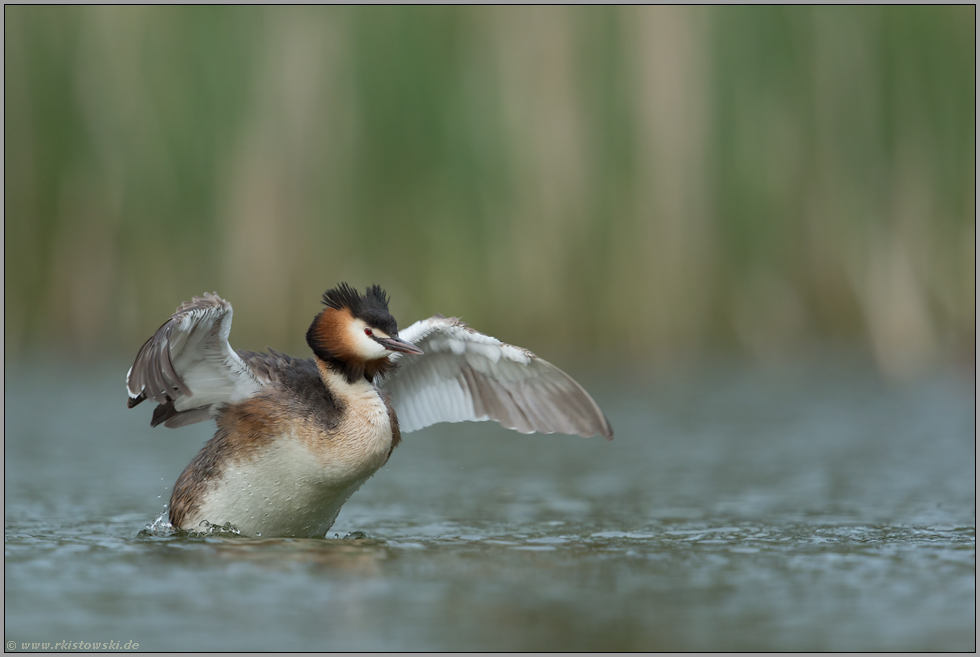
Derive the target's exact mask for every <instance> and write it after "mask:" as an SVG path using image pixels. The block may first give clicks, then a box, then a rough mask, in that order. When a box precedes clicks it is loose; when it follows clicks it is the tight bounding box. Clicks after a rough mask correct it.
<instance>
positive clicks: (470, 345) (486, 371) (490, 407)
mask: <svg viewBox="0 0 980 657" xmlns="http://www.w3.org/2000/svg"><path fill="white" fill-rule="evenodd" d="M398 337H399V338H401V339H402V340H405V341H407V342H411V343H412V344H414V345H416V346H417V347H419V348H420V349H422V351H424V352H425V353H424V354H423V355H421V356H417V355H412V354H393V355H392V356H390V358H391V359H392V360H393V361H397V363H398V367H397V368H396V369H395V371H394V373H393V374H392V375H391V376H390V378H388V379H387V380H386V381H384V382H383V384H382V385H383V387H384V388H386V389H387V390H388V391H389V392H390V393H391V401H392V404H393V405H394V407H395V413H397V415H398V423H399V427H400V428H401V431H402V433H407V432H410V431H415V430H417V429H421V428H423V427H427V426H429V425H432V424H437V423H439V422H463V421H466V420H496V421H497V422H500V424H502V425H503V426H505V427H507V428H508V429H515V430H517V431H520V432H521V433H534V432H536V431H538V432H541V433H556V432H557V433H568V434H576V435H579V436H594V435H602V436H605V437H606V438H608V439H610V440H612V437H613V431H612V427H611V426H609V421H608V420H606V416H605V415H603V413H602V410H601V409H600V408H599V406H598V405H597V404H596V403H595V401H594V400H593V399H592V397H590V396H589V393H587V392H586V391H585V389H584V388H582V386H580V385H579V384H578V383H577V382H576V381H575V380H574V379H572V378H571V377H570V376H568V375H567V374H565V373H564V372H562V371H561V370H560V369H558V368H557V367H555V366H554V365H552V364H551V363H549V362H547V361H545V360H542V359H540V358H538V357H537V356H535V355H534V354H532V353H531V352H530V351H528V350H527V349H522V348H520V347H515V346H513V345H509V344H506V343H504V342H501V341H500V340H497V339H496V338H492V337H490V336H489V335H484V334H482V333H479V332H477V331H475V330H473V329H471V328H470V327H468V326H466V325H465V324H464V323H463V322H461V321H460V320H458V319H456V318H447V317H443V316H442V315H436V316H434V317H430V318H429V319H424V320H422V321H419V322H416V323H414V324H412V325H411V326H409V327H408V328H406V329H404V330H403V331H399V332H398Z"/></svg>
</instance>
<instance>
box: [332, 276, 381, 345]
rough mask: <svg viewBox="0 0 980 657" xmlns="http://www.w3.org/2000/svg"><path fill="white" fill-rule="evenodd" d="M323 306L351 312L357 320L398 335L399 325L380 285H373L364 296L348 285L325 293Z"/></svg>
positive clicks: (342, 285)
mask: <svg viewBox="0 0 980 657" xmlns="http://www.w3.org/2000/svg"><path fill="white" fill-rule="evenodd" d="M323 304H324V305H325V306H327V307H328V308H333V309H334V310H343V309H344V308H346V309H348V310H350V312H351V314H352V315H353V316H354V317H356V318H357V319H363V320H364V321H365V322H367V323H368V324H369V325H370V326H373V327H375V328H379V329H381V330H382V331H384V332H385V333H387V334H388V335H391V336H395V335H398V324H397V323H396V322H395V318H394V317H392V316H391V313H390V312H389V311H388V295H387V294H386V293H385V291H384V290H382V289H381V286H380V285H372V286H371V287H369V288H368V289H367V292H366V293H365V294H364V295H361V294H359V293H358V291H357V290H355V289H354V288H352V287H351V286H350V285H348V284H347V283H341V284H340V285H338V286H337V287H335V288H333V289H332V290H327V291H326V292H324V293H323Z"/></svg>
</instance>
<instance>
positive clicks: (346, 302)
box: [306, 283, 422, 368]
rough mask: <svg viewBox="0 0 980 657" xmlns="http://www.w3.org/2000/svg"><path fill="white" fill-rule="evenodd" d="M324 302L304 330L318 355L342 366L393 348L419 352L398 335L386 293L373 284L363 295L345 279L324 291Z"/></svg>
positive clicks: (384, 356) (362, 361)
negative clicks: (321, 308)
mask: <svg viewBox="0 0 980 657" xmlns="http://www.w3.org/2000/svg"><path fill="white" fill-rule="evenodd" d="M323 303H324V305H325V306H326V308H324V309H323V310H322V311H321V312H320V314H319V315H317V316H316V318H315V319H314V320H313V323H312V324H311V325H310V330H309V331H307V332H306V341H307V343H308V344H309V345H310V348H311V349H312V350H313V353H314V354H316V355H317V356H318V357H319V358H320V359H322V360H324V361H326V362H328V363H334V362H339V363H340V364H341V365H343V366H345V367H346V366H353V367H355V368H356V367H361V368H363V367H365V366H366V365H368V364H369V363H371V362H372V361H377V360H380V359H387V358H388V355H389V354H391V353H393V352H401V353H403V354H421V353H422V350H421V349H419V348H418V347H416V346H415V345H413V344H411V343H408V342H405V341H404V340H401V339H399V338H398V324H397V322H395V318H394V317H392V316H391V313H390V312H389V311H388V295H387V294H385V291H384V290H382V289H381V287H380V286H378V285H372V286H371V287H369V288H368V289H367V291H366V292H365V293H364V294H363V295H362V294H360V293H358V291H357V290H355V289H354V288H352V287H351V286H350V285H348V284H347V283H341V284H340V285H338V286H337V287H335V288H333V289H332V290H327V291H326V292H324V293H323Z"/></svg>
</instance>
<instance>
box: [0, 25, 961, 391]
mask: <svg viewBox="0 0 980 657" xmlns="http://www.w3.org/2000/svg"><path fill="white" fill-rule="evenodd" d="M975 11H976V10H975V7H973V6H954V7H864V8H849V7H820V8H812V7H811V8H806V7H803V8H781V7H753V8H735V7H719V8H707V7H656V8H654V7H621V8H614V7H575V8H566V7H527V8H525V7H499V8H497V7H495V8H487V7H483V8H469V7H466V8H458V7H424V8H413V7H294V8H261V7H242V8H231V7H130V8H123V7H27V6H19V7H11V6H7V7H5V8H4V98H5V102H4V115H5V121H4V167H5V169H4V170H5V178H4V311H5V312H4V330H5V338H4V346H5V350H6V353H7V354H8V356H10V355H11V354H14V355H15V354H17V353H24V352H34V351H36V350H42V349H43V350H53V351H56V352H58V353H70V354H72V355H75V356H78V357H86V356H99V355H104V354H116V355H121V356H122V355H124V356H127V357H129V356H132V355H134V354H135V350H136V349H137V348H138V346H139V345H140V344H141V343H142V342H143V340H145V339H146V338H147V337H149V335H150V334H151V332H152V331H153V330H155V329H156V327H157V326H159V325H160V324H161V323H162V322H163V321H164V320H165V319H166V318H167V316H168V315H169V313H171V312H172V311H173V309H174V307H176V306H177V305H178V304H179V303H180V302H181V301H184V300H187V299H189V298H190V297H191V296H193V295H196V294H201V293H202V292H204V291H206V290H207V291H217V292H219V293H220V294H221V295H222V296H224V297H225V298H227V299H229V300H230V301H231V302H232V303H233V304H234V306H235V309H236V313H235V327H234V329H233V333H232V344H233V345H234V346H235V347H237V348H264V347H265V346H267V345H268V346H272V347H276V348H282V349H287V350H293V351H296V352H298V353H305V351H304V349H305V348H304V346H303V335H304V333H305V330H306V327H307V325H308V323H309V321H310V320H311V319H312V317H313V315H314V314H315V313H316V312H317V311H318V308H319V307H320V306H319V297H320V294H321V293H322V292H323V291H324V290H325V289H326V288H328V287H332V286H333V285H335V284H336V283H337V282H339V281H341V280H346V281H349V282H350V283H352V284H355V285H357V286H358V287H363V286H365V285H367V284H370V283H379V284H381V285H382V286H384V287H385V288H386V289H387V290H388V291H389V292H390V293H391V295H392V297H393V311H394V312H395V315H396V317H397V318H398V319H399V320H400V322H401V324H402V325H403V326H404V325H407V324H408V323H410V322H411V321H414V320H415V319H418V318H421V317H424V316H428V315H430V314H432V313H435V312H442V313H445V314H454V315H459V316H462V317H463V318H464V319H466V320H467V321H469V322H470V323H471V324H472V325H474V326H476V327H477V328H479V329H481V330H483V331H485V332H488V333H490V334H493V335H496V336H497V337H500V338H502V339H505V340H508V341H510V342H515V343H517V344H522V345H525V346H527V347H529V348H532V349H535V350H537V351H539V352H541V353H549V354H553V353H555V352H556V351H562V350H570V349H579V350H581V351H582V352H583V353H585V354H589V355H591V356H593V357H600V358H602V357H608V358H613V359H614V360H616V362H618V363H631V364H641V365H642V364H646V363H649V362H652V361H665V360H671V359H674V360H676V359H680V360H684V359H686V358H689V357H698V356H699V355H704V354H711V353H730V352H735V353H744V354H749V355H750V356H752V357H757V358H760V359H768V358H773V357H776V358H782V357H793V356H796V355H798V354H801V353H807V352H808V350H811V349H813V348H814V347H815V346H817V348H818V349H819V348H820V347H819V346H820V345H848V346H853V345H857V346H859V347H862V348H864V347H866V348H867V349H868V350H869V351H870V353H872V354H873V355H874V358H875V361H876V362H877V364H878V365H879V366H880V367H881V368H882V371H883V372H885V373H886V374H889V375H896V376H905V375H910V374H914V373H916V372H920V371H922V370H923V369H925V368H929V367H931V366H934V365H937V364H940V363H943V362H946V361H948V360H949V359H957V358H968V359H969V360H971V361H972V359H973V355H972V353H973V352H972V349H973V344H974V331H975V321H974V318H975V256H976V249H975V244H976V242H975V235H976V223H975V212H976V191H975V176H976V165H975V137H976V132H975V112H976V106H975V97H976V85H975V75H976V70H975V40H976V32H975Z"/></svg>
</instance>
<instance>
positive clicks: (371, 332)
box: [364, 328, 374, 335]
mask: <svg viewBox="0 0 980 657" xmlns="http://www.w3.org/2000/svg"><path fill="white" fill-rule="evenodd" d="M364 335H374V331H372V330H371V329H369V328H366V329H364Z"/></svg>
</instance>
